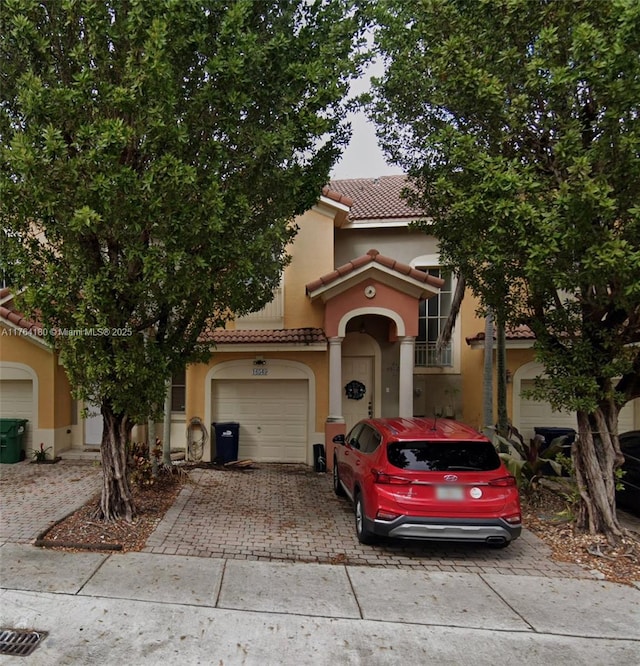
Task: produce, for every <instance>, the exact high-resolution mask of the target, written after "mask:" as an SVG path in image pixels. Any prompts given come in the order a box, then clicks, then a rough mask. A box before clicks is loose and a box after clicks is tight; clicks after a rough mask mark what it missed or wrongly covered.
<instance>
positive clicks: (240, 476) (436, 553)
mask: <svg viewBox="0 0 640 666" xmlns="http://www.w3.org/2000/svg"><path fill="white" fill-rule="evenodd" d="M190 477H191V483H190V484H189V485H187V486H186V487H185V488H184V489H183V490H182V491H181V493H180V495H179V497H178V499H177V501H176V503H175V504H174V506H173V507H172V508H171V509H170V510H169V511H168V513H167V514H166V515H165V517H164V519H163V520H162V521H161V523H160V524H159V526H158V527H157V529H156V530H155V532H154V533H153V534H152V535H151V537H150V538H149V540H148V541H147V546H146V549H145V550H146V551H147V552H153V553H167V554H179V555H195V556H200V557H217V558H227V559H245V560H293V561H304V562H321V563H331V564H359V565H373V566H384V567H393V568H399V567H411V568H419V569H423V570H436V571H456V572H468V573H471V572H473V573H506V574H521V575H536V576H549V577H574V578H575V577H589V574H588V572H586V571H585V570H583V569H581V568H579V567H577V566H576V565H572V564H563V563H558V562H554V561H552V560H551V559H550V550H549V548H548V547H547V546H546V545H545V544H544V543H543V542H542V541H541V540H540V539H538V538H537V537H536V536H534V535H533V534H532V533H530V532H528V531H527V530H524V531H523V534H522V536H521V537H520V538H519V539H518V540H517V541H515V542H514V543H513V544H512V545H511V546H510V547H508V548H506V549H504V550H493V549H490V548H487V547H486V546H483V545H470V544H468V545H467V544H462V545H461V544H429V543H425V542H422V543H416V542H412V543H409V542H400V541H390V542H387V543H383V544H381V545H377V546H375V547H371V546H363V545H361V544H359V543H358V541H357V539H356V537H355V531H354V527H353V512H352V509H351V505H350V503H349V502H348V501H347V500H346V499H342V498H338V497H336V496H335V495H334V494H333V490H332V488H331V475H330V474H317V473H315V472H313V471H312V470H310V468H308V467H306V466H304V465H278V464H269V465H266V464H263V465H257V466H256V467H255V468H253V469H250V470H245V471H239V470H219V469H194V470H192V471H191V472H190Z"/></svg>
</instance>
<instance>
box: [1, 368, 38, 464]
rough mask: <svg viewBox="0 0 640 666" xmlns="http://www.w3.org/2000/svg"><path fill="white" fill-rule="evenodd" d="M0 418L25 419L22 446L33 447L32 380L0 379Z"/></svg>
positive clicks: (29, 448)
mask: <svg viewBox="0 0 640 666" xmlns="http://www.w3.org/2000/svg"><path fill="white" fill-rule="evenodd" d="M0 418H7V419H27V421H28V423H27V425H26V430H25V433H24V435H23V436H22V448H23V449H24V450H25V451H26V452H27V454H29V453H30V451H31V449H33V426H34V421H33V382H32V381H31V380H30V379H3V380H2V381H0Z"/></svg>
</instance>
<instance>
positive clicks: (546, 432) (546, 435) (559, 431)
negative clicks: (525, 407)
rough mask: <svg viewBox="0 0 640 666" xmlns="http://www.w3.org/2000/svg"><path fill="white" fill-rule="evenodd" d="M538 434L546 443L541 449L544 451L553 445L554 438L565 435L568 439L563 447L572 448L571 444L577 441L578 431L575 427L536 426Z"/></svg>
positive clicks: (535, 429)
mask: <svg viewBox="0 0 640 666" xmlns="http://www.w3.org/2000/svg"><path fill="white" fill-rule="evenodd" d="M534 431H535V433H536V435H540V436H541V437H542V438H543V439H544V444H543V446H542V448H541V451H544V450H545V449H546V448H548V447H549V446H550V445H551V442H553V440H554V439H557V438H558V437H565V436H566V438H567V440H566V441H565V443H564V444H563V445H562V447H563V448H568V449H571V445H572V444H573V442H574V441H575V438H576V431H575V430H574V429H573V428H534Z"/></svg>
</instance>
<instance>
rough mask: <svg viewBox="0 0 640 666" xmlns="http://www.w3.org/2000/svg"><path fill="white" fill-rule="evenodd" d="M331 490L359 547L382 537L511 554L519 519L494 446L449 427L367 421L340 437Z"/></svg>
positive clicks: (511, 482) (513, 489) (437, 422)
mask: <svg viewBox="0 0 640 666" xmlns="http://www.w3.org/2000/svg"><path fill="white" fill-rule="evenodd" d="M333 441H334V442H335V444H336V447H335V452H334V458H333V489H334V492H335V493H336V495H341V496H343V495H345V494H346V495H348V496H349V498H350V499H351V500H352V502H353V504H354V506H355V515H356V521H355V522H356V534H357V536H358V540H359V541H360V543H365V544H368V543H373V542H374V541H375V540H376V537H378V536H385V537H395V538H403V539H428V540H434V541H475V542H481V543H486V544H488V545H490V546H494V547H498V548H501V547H504V546H508V545H509V544H510V543H511V542H512V541H513V540H514V539H516V538H517V537H518V536H520V532H521V530H522V517H521V510H520V497H519V494H518V488H517V486H516V482H515V479H514V478H513V476H511V475H510V474H509V472H508V471H507V469H506V467H505V466H504V464H503V463H502V461H501V460H500V458H499V457H498V454H497V453H496V450H495V448H494V446H493V444H492V443H491V441H490V440H489V439H488V438H487V437H485V436H484V435H481V434H480V433H478V432H476V431H475V430H473V429H472V428H469V427H468V426H466V425H464V424H462V423H458V422H456V421H450V420H448V419H418V418H393V419H366V420H364V421H360V422H359V423H358V424H357V425H356V426H354V427H353V428H352V430H351V431H350V432H349V433H348V434H347V435H346V437H345V436H344V435H337V436H336V437H334V439H333Z"/></svg>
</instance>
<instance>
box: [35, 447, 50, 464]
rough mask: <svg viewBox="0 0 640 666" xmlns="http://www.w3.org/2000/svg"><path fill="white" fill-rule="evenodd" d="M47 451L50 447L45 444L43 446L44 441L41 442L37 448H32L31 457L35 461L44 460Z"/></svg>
mask: <svg viewBox="0 0 640 666" xmlns="http://www.w3.org/2000/svg"><path fill="white" fill-rule="evenodd" d="M49 451H51V447H50V446H47V447H46V448H45V445H44V442H41V443H40V448H39V449H33V452H32V455H33V459H34V460H35V461H36V462H45V461H46V459H47V455H48V452H49Z"/></svg>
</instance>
